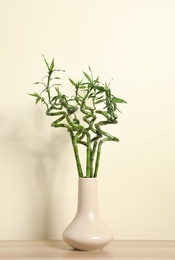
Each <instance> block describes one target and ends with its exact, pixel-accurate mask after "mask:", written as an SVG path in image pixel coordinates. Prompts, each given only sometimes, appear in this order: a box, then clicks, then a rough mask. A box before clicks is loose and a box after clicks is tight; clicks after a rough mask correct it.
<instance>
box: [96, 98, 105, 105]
mask: <svg viewBox="0 0 175 260" xmlns="http://www.w3.org/2000/svg"><path fill="white" fill-rule="evenodd" d="M105 100H106V99H105V98H103V99H100V100H98V101H96V102H95V104H99V103H102V102H104V101H105Z"/></svg>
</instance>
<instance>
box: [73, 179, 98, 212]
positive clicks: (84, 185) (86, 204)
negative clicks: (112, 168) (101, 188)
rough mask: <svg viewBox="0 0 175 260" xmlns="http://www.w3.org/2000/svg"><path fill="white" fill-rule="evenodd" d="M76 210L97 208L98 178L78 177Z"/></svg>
mask: <svg viewBox="0 0 175 260" xmlns="http://www.w3.org/2000/svg"><path fill="white" fill-rule="evenodd" d="M77 210H78V211H81V210H87V211H89V210H93V211H94V210H98V179H97V178H79V179H78V208H77Z"/></svg>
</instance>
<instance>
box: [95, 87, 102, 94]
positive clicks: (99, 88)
mask: <svg viewBox="0 0 175 260" xmlns="http://www.w3.org/2000/svg"><path fill="white" fill-rule="evenodd" d="M94 88H95V89H97V90H98V91H99V92H100V93H102V92H104V91H105V88H104V87H101V86H94Z"/></svg>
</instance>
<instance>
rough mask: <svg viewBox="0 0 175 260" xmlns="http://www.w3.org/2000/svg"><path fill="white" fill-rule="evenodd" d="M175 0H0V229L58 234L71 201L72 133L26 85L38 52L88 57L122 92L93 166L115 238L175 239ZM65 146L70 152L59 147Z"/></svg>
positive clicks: (84, 61)
mask: <svg viewBox="0 0 175 260" xmlns="http://www.w3.org/2000/svg"><path fill="white" fill-rule="evenodd" d="M174 14H175V1H173V0H124V1H123V0H108V1H105V0H88V1H86V0H74V1H71V0H69V1H68V0H44V1H43V0H29V1H27V0H6V1H1V7H0V239H48V238H49V239H57V238H61V233H62V231H63V229H64V228H65V227H66V226H67V224H68V223H69V222H70V221H71V219H72V218H73V216H74V214H75V211H76V196H77V174H76V168H75V162H74V158H73V156H72V150H71V146H70V141H69V138H68V136H67V133H65V132H64V131H62V130H56V129H52V128H51V127H50V122H51V119H50V118H47V117H46V116H45V115H44V109H43V107H41V106H37V107H35V106H34V100H33V99H32V98H30V97H28V96H27V95H26V93H27V92H32V91H34V90H35V89H34V88H35V86H33V85H32V84H33V82H35V81H37V80H39V79H40V78H41V77H42V76H43V74H44V73H45V67H44V64H43V60H42V56H41V53H44V54H45V55H46V57H47V58H48V59H51V58H52V57H53V56H54V57H55V59H56V63H57V66H58V67H60V68H63V69H65V70H66V71H67V73H68V74H69V76H70V77H72V78H75V79H77V78H78V77H79V76H80V77H81V75H82V74H81V71H82V70H86V68H87V66H88V65H90V66H91V67H92V69H93V70H94V72H95V73H96V75H102V79H105V80H107V81H108V80H110V79H111V78H112V77H113V78H114V80H113V83H112V86H111V87H112V88H113V91H114V92H115V93H116V94H117V95H118V96H119V97H122V98H125V99H126V100H127V101H128V104H127V105H126V106H124V105H123V106H122V107H120V108H121V110H122V112H123V113H122V115H120V117H119V125H118V126H116V129H112V130H111V131H112V132H115V131H116V135H117V136H118V137H119V138H120V143H118V144H113V143H110V144H106V147H105V149H104V150H103V154H102V156H103V161H102V163H101V168H100V174H99V201H100V209H101V214H102V216H103V218H104V219H105V221H106V223H108V225H109V226H110V228H111V229H112V230H113V231H114V235H115V238H116V239H175V188H174V186H175V163H174V154H175V107H174V104H175V102H174V100H175V73H174V71H175V32H174V28H175V15H174ZM65 154H66V156H65Z"/></svg>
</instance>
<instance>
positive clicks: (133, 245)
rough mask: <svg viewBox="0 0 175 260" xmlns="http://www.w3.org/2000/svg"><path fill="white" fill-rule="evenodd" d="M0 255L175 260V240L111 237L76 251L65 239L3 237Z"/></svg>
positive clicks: (42, 257) (45, 257) (45, 259)
mask: <svg viewBox="0 0 175 260" xmlns="http://www.w3.org/2000/svg"><path fill="white" fill-rule="evenodd" d="M0 259H2V260H5V259H8V260H12V259H13V260H17V259H18V260H19V259H20V260H22V259H23V260H24V259H25V260H28V259H32V260H38V259H40V260H42V259H43V260H51V259H86V260H88V259H91V260H93V259H106V260H107V259H115V260H122V259H123V260H124V259H125V260H138V259H144V260H153V259H154V260H157V259H161V260H169V259H174V260H175V241H140V240H139V241H128V240H126V241H112V242H111V243H110V244H109V245H108V246H106V247H105V248H104V249H102V250H97V251H77V250H74V249H72V248H71V247H69V246H68V245H66V244H65V243H64V242H63V241H0Z"/></svg>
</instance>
